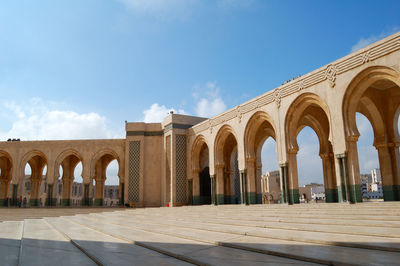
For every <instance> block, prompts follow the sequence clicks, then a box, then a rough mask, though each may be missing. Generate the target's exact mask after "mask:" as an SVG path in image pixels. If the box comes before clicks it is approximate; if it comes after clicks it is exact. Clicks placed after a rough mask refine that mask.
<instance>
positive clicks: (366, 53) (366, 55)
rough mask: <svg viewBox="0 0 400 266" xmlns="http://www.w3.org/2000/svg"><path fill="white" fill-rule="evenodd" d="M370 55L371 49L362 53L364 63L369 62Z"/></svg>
mask: <svg viewBox="0 0 400 266" xmlns="http://www.w3.org/2000/svg"><path fill="white" fill-rule="evenodd" d="M370 57H371V54H370V52H369V51H366V52H365V53H364V54H363V55H362V59H361V60H362V63H363V64H364V63H367V62H368V61H369V59H370Z"/></svg>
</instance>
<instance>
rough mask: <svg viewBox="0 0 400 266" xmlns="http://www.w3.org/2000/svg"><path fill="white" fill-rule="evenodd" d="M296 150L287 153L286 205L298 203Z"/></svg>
mask: <svg viewBox="0 0 400 266" xmlns="http://www.w3.org/2000/svg"><path fill="white" fill-rule="evenodd" d="M297 152H298V149H291V150H290V151H288V195H289V197H288V203H289V204H296V203H300V200H299V178H298V172H297Z"/></svg>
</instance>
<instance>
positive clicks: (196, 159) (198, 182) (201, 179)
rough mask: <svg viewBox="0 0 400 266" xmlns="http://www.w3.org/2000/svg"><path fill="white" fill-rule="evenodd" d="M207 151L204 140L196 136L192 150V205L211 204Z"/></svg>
mask: <svg viewBox="0 0 400 266" xmlns="http://www.w3.org/2000/svg"><path fill="white" fill-rule="evenodd" d="M209 157H210V153H209V149H208V145H207V143H206V140H205V138H204V137H203V136H202V135H200V136H198V137H197V138H196V139H195V141H194V143H193V148H192V172H193V177H192V195H193V196H192V204H194V205H202V204H211V178H210V163H209ZM189 184H190V183H189Z"/></svg>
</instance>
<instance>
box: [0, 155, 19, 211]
mask: <svg viewBox="0 0 400 266" xmlns="http://www.w3.org/2000/svg"><path fill="white" fill-rule="evenodd" d="M12 168H13V160H12V157H11V156H10V154H9V153H8V152H6V151H0V172H1V173H0V206H8V205H9V204H11V205H14V198H15V199H16V197H17V195H16V191H14V188H13V192H12V201H11V202H8V200H9V198H10V195H8V194H9V190H10V189H9V188H10V183H11V180H12ZM15 202H16V201H15Z"/></svg>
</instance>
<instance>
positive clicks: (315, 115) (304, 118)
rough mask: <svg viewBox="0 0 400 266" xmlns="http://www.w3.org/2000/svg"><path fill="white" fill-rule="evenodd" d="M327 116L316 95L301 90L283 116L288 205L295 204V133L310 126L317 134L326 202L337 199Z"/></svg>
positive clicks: (296, 174)
mask: <svg viewBox="0 0 400 266" xmlns="http://www.w3.org/2000/svg"><path fill="white" fill-rule="evenodd" d="M330 124H331V123H330V115H329V110H328V107H327V105H326V104H325V103H324V101H323V100H322V99H321V98H320V97H319V96H317V95H315V94H311V93H305V94H302V95H300V96H299V97H298V98H297V99H296V100H295V101H294V102H293V103H292V105H291V106H290V108H289V110H288V113H287V116H286V119H285V131H286V132H287V134H286V144H287V145H286V146H287V151H286V152H287V160H288V166H287V171H288V175H287V181H286V180H284V181H283V182H285V183H287V185H288V190H287V192H286V193H287V194H288V195H287V196H288V197H287V198H288V202H289V203H290V204H292V203H299V185H298V184H299V183H298V182H299V181H298V166H297V153H298V151H299V146H298V143H297V136H298V135H299V133H300V132H301V131H302V130H303V128H305V127H310V128H311V129H313V130H314V132H315V133H316V134H317V136H318V140H319V156H320V157H321V159H322V169H323V177H324V188H325V198H326V202H337V201H338V190H337V182H336V173H335V167H334V165H335V164H334V156H333V149H332V144H331V142H330V141H329V136H330Z"/></svg>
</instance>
